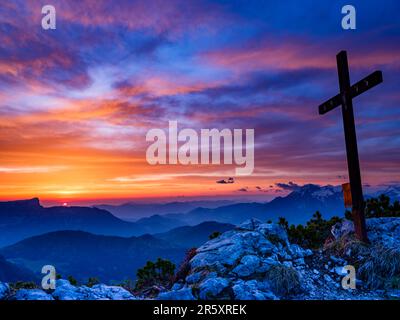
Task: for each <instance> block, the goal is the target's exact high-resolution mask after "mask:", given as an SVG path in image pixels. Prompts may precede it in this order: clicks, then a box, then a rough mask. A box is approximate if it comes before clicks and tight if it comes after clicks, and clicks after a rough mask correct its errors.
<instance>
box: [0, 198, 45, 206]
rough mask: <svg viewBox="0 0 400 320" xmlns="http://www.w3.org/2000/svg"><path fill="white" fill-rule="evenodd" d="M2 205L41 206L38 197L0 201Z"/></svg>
mask: <svg viewBox="0 0 400 320" xmlns="http://www.w3.org/2000/svg"><path fill="white" fill-rule="evenodd" d="M0 204H2V205H3V206H19V207H31V208H41V207H42V206H41V205H40V200H39V198H32V199H26V200H14V201H4V202H0Z"/></svg>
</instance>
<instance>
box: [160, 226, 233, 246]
mask: <svg viewBox="0 0 400 320" xmlns="http://www.w3.org/2000/svg"><path fill="white" fill-rule="evenodd" d="M234 227H235V226H234V225H232V224H229V223H219V222H215V221H206V222H203V223H200V224H198V225H196V226H184V227H179V228H175V229H172V230H170V231H167V232H164V233H156V234H154V237H155V238H158V239H163V240H165V241H168V242H169V243H173V244H176V245H179V246H181V247H197V246H199V245H201V244H203V243H204V242H206V241H208V240H209V239H208V237H209V236H210V235H211V234H212V233H213V232H216V231H219V232H221V233H222V232H225V231H228V230H231V229H233V228H234Z"/></svg>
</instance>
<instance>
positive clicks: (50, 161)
mask: <svg viewBox="0 0 400 320" xmlns="http://www.w3.org/2000/svg"><path fill="white" fill-rule="evenodd" d="M52 4H53V5H54V6H55V7H56V8H57V29H56V30H51V31H44V30H42V29H41V27H40V18H41V14H40V12H41V10H40V8H41V5H42V3H41V1H29V2H25V1H13V2H7V3H4V4H2V5H1V7H2V8H1V11H0V25H1V27H2V31H1V33H0V40H1V42H0V43H1V44H0V49H1V50H0V146H1V150H0V159H1V160H0V200H3V201H4V200H13V199H26V198H32V197H39V198H40V199H41V201H44V202H45V203H60V204H63V203H64V202H66V203H92V202H94V201H101V200H102V199H109V201H111V202H112V201H116V202H117V201H119V200H118V199H122V200H123V199H129V200H130V199H179V198H185V199H188V198H190V199H195V198H215V197H216V198H227V199H230V198H255V199H266V200H267V199H270V198H271V197H274V196H276V195H280V194H281V192H282V190H281V189H280V188H279V187H277V186H276V183H287V182H288V181H294V182H296V183H299V184H306V183H316V184H322V185H325V184H332V185H338V184H341V183H344V182H346V181H347V167H346V158H345V150H344V138H343V128H342V120H341V114H340V112H339V110H337V112H331V113H330V114H329V115H326V116H324V117H320V116H319V115H318V112H317V106H318V105H319V104H320V103H321V102H323V101H324V100H326V99H327V98H329V97H331V96H332V95H334V94H336V93H337V90H338V84H337V76H336V69H335V68H336V65H335V55H336V53H337V52H338V51H339V50H341V49H346V50H347V51H348V55H349V63H350V66H351V70H352V74H351V78H352V80H358V79H360V78H362V77H363V76H366V75H367V74H369V73H370V72H371V71H373V70H375V69H378V68H379V69H381V70H383V73H384V78H385V82H384V84H383V85H382V86H380V87H379V88H377V89H376V90H373V91H372V92H369V93H366V94H365V95H364V96H363V97H360V98H359V99H358V100H357V101H356V102H355V106H354V109H355V112H356V119H357V134H358V140H359V151H360V161H361V169H362V174H363V177H362V178H363V183H364V184H370V185H380V184H389V183H397V182H399V181H400V176H399V172H400V152H399V150H400V139H399V136H400V126H399V125H398V119H400V111H399V110H400V109H399V108H398V106H399V102H400V95H399V93H398V92H399V91H398V84H399V83H400V81H399V80H400V79H399V77H400V72H399V71H400V63H399V60H398V57H399V56H400V42H399V41H398V37H399V35H400V22H399V20H398V17H397V12H399V9H400V7H399V4H398V3H396V2H390V3H388V4H387V5H385V6H384V7H382V8H380V11H379V17H377V13H376V8H375V6H374V5H372V2H368V1H355V5H356V6H358V7H359V12H360V16H359V18H358V23H359V25H360V28H358V29H357V30H355V31H351V32H350V33H349V32H344V31H343V30H342V29H341V28H340V24H339V20H338V19H337V17H336V16H333V15H332V12H338V13H340V5H339V4H331V5H326V3H323V4H316V3H315V2H312V1H305V2H304V5H302V6H301V7H299V6H298V5H296V2H295V1H292V2H291V1H289V3H287V2H286V3H285V4H282V3H280V2H279V1H276V2H274V1H270V2H268V3H266V2H263V1H259V2H255V3H254V5H253V6H248V5H246V3H245V2H244V1H243V2H240V1H239V2H235V4H233V3H229V2H228V3H226V2H225V1H213V2H208V1H190V2H188V1H181V0H173V1H168V4H167V3H166V2H165V1H157V0H154V1H146V2H132V1H120V2H119V5H118V6H116V5H115V6H111V7H110V6H109V5H107V4H106V3H105V2H98V1H89V0H82V1H80V4H79V7H78V6H74V5H73V4H71V3H69V2H68V1H59V0H54V1H53V3H52ZM155 8H157V9H155ZM304 16H307V19H303V18H302V17H304ZM315 23H318V27H316V26H315ZM169 120H179V124H180V125H182V127H188V128H193V129H196V130H198V129H200V128H206V129H207V128H208V129H212V128H219V129H220V128H231V129H233V128H243V129H246V128H254V129H255V144H256V149H255V170H254V173H253V174H252V175H251V176H248V177H235V183H232V184H221V183H216V181H218V180H220V179H227V178H228V177H231V176H234V166H232V165H220V166H216V165H196V166H194V165H190V166H183V165H166V166H151V165H149V164H148V163H147V161H146V159H145V156H146V148H147V146H148V145H149V143H147V142H146V140H145V135H146V132H147V131H148V130H149V129H152V128H165V129H167V127H168V121H169ZM122 200H121V201H122ZM91 201H92V202H91Z"/></svg>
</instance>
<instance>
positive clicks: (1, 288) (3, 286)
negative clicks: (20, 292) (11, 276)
mask: <svg viewBox="0 0 400 320" xmlns="http://www.w3.org/2000/svg"><path fill="white" fill-rule="evenodd" d="M9 294H10V286H9V285H8V284H7V283H3V282H0V300H4V299H5V298H6V297H7V296H8V295H9Z"/></svg>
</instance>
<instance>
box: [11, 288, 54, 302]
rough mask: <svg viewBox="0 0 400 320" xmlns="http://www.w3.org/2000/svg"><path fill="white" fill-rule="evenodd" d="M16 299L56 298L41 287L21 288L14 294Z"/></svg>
mask: <svg viewBox="0 0 400 320" xmlns="http://www.w3.org/2000/svg"><path fill="white" fill-rule="evenodd" d="M13 299H15V300H54V298H53V297H52V296H51V295H50V294H48V293H46V292H44V291H43V290H40V289H20V290H18V291H17V293H16V294H15V295H14V297H13Z"/></svg>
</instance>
